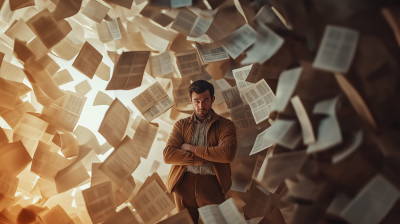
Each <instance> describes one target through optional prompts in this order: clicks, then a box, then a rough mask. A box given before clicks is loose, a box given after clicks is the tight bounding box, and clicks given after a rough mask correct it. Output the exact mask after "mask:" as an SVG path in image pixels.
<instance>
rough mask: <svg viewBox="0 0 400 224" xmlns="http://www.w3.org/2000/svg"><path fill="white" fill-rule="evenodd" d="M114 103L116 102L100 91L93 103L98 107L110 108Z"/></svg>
mask: <svg viewBox="0 0 400 224" xmlns="http://www.w3.org/2000/svg"><path fill="white" fill-rule="evenodd" d="M113 101H114V100H113V98H111V97H110V96H108V95H107V94H105V93H103V92H102V91H99V92H98V93H97V95H96V98H95V99H94V101H93V106H98V105H107V106H110V105H111V104H112V102H113Z"/></svg>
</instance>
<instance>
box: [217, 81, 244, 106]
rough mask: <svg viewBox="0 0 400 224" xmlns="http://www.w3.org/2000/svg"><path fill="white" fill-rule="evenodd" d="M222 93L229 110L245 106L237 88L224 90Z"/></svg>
mask: <svg viewBox="0 0 400 224" xmlns="http://www.w3.org/2000/svg"><path fill="white" fill-rule="evenodd" d="M221 93H222V96H223V97H224V100H225V103H226V106H227V107H228V109H232V108H234V107H237V106H239V105H243V101H242V98H241V97H240V92H239V89H238V87H237V86H234V87H232V88H229V89H227V90H224V91H222V92H221Z"/></svg>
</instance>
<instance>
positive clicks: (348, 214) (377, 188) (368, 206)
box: [340, 174, 400, 224]
mask: <svg viewBox="0 0 400 224" xmlns="http://www.w3.org/2000/svg"><path fill="white" fill-rule="evenodd" d="M399 196H400V192H399V190H398V189H397V188H396V187H395V186H393V185H392V184H391V183H390V182H389V181H388V180H386V178H384V177H383V176H381V175H379V174H378V175H376V176H375V177H374V178H372V179H371V180H370V181H369V182H368V183H367V184H366V185H365V186H364V188H363V189H361V191H360V192H358V194H357V195H356V196H355V198H353V200H351V201H350V202H349V204H348V205H347V206H346V207H345V208H344V209H343V211H341V213H340V216H341V217H342V218H344V219H345V220H346V221H348V222H349V223H351V224H356V223H365V224H377V223H379V222H380V221H381V220H382V219H383V218H384V217H385V216H386V214H387V213H388V212H389V211H390V209H391V208H392V207H393V205H394V204H395V203H396V201H397V200H398V199H399Z"/></svg>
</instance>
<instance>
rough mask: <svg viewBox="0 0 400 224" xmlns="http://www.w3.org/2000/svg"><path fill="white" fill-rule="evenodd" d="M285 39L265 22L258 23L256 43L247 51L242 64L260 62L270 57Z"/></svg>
mask: <svg viewBox="0 0 400 224" xmlns="http://www.w3.org/2000/svg"><path fill="white" fill-rule="evenodd" d="M283 42H284V39H283V38H282V37H280V36H278V35H277V34H276V33H275V32H274V31H272V30H271V29H270V28H268V27H267V26H266V25H264V24H263V23H260V22H258V23H257V36H256V41H255V42H254V44H253V45H252V46H251V47H250V48H249V49H248V50H247V51H246V56H247V57H246V58H245V59H243V61H242V62H241V63H242V64H250V63H260V64H263V63H264V62H265V61H267V60H268V59H270V58H271V57H272V56H273V55H274V54H275V53H276V52H277V51H278V50H279V48H280V47H281V46H282V45H283Z"/></svg>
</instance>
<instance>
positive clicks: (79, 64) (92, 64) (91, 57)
mask: <svg viewBox="0 0 400 224" xmlns="http://www.w3.org/2000/svg"><path fill="white" fill-rule="evenodd" d="M101 60H103V55H102V54H101V53H100V52H98V51H97V50H96V48H94V47H93V46H92V45H91V44H89V42H85V44H84V45H83V47H82V49H81V51H80V52H79V54H78V56H77V57H76V58H75V61H74V63H73V64H72V66H73V67H74V68H76V69H77V70H78V71H80V72H81V73H82V74H84V75H86V76H87V77H88V78H90V79H92V78H93V76H94V73H95V72H96V70H97V67H99V65H100V63H101Z"/></svg>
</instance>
